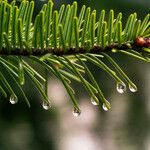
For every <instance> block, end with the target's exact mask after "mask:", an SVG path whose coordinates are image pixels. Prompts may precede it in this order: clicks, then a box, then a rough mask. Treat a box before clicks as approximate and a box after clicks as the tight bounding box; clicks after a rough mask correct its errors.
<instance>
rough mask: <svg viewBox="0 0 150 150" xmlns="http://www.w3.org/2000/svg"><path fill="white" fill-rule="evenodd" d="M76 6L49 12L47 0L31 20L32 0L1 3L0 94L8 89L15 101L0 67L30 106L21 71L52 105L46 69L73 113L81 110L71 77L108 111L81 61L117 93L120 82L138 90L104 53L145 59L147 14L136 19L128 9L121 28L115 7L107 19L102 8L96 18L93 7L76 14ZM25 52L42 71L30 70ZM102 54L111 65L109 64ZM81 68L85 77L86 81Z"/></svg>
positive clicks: (149, 18) (47, 104)
mask: <svg viewBox="0 0 150 150" xmlns="http://www.w3.org/2000/svg"><path fill="white" fill-rule="evenodd" d="M77 9H78V5H77V2H73V4H72V5H70V4H68V5H67V6H65V5H62V6H61V8H60V10H54V9H53V2H52V1H51V0H49V1H48V3H47V4H44V5H43V7H42V9H41V11H40V12H39V13H38V14H37V15H36V17H35V19H33V13H34V1H31V2H29V1H27V0H23V1H22V2H21V4H20V5H19V6H17V5H16V4H15V0H14V1H13V2H12V3H11V4H9V3H8V2H7V1H6V0H1V1H0V19H1V20H0V80H1V84H0V92H1V93H2V94H3V95H4V96H5V97H6V96H7V92H6V89H7V90H8V92H9V93H10V95H11V96H10V102H11V103H12V104H14V103H16V102H17V101H18V99H17V96H16V94H15V92H14V90H13V87H11V86H10V84H9V82H8V81H7V79H6V78H7V77H5V76H4V72H3V69H4V68H5V69H6V71H7V72H8V73H9V76H10V77H11V78H12V80H13V81H14V82H15V84H16V86H17V87H18V88H19V89H20V92H21V94H22V95H23V97H24V99H25V101H26V102H27V104H28V106H30V103H29V100H28V98H27V97H26V95H25V93H24V92H23V90H22V86H23V85H24V84H25V82H26V79H25V74H26V75H28V76H29V78H30V79H31V81H32V82H33V83H34V84H35V86H36V88H37V89H38V91H39V92H40V93H41V95H42V96H43V104H42V105H43V108H44V109H46V110H47V109H49V108H50V107H51V101H50V100H49V98H48V93H47V86H48V72H52V73H53V74H54V75H55V76H56V77H57V78H58V79H59V80H60V81H61V82H62V83H63V85H64V87H65V88H66V90H67V92H68V94H69V96H70V98H71V101H72V103H73V105H74V106H73V114H74V115H75V116H78V115H79V114H80V113H81V110H80V107H79V104H78V102H77V100H76V99H75V96H74V94H75V91H74V90H73V89H72V87H71V85H70V83H71V80H75V81H76V82H79V83H81V84H82V85H83V86H84V87H85V89H86V90H87V92H88V93H89V95H90V97H91V102H92V104H94V105H101V106H102V107H103V109H104V110H106V111H107V110H108V109H110V103H109V102H108V101H107V100H106V98H105V96H104V95H103V93H102V90H101V88H100V87H99V85H98V83H97V81H96V80H95V78H94V76H93V74H92V72H91V71H90V69H89V68H88V66H87V65H86V61H89V62H91V63H92V64H94V65H96V66H98V67H100V68H101V69H103V70H104V71H106V72H107V73H108V74H109V75H110V76H111V77H112V78H114V79H115V81H116V85H117V91H118V92H119V93H124V92H125V90H126V85H125V83H124V80H125V81H126V83H127V84H128V86H129V89H130V91H131V92H136V91H137V87H136V85H135V84H134V83H133V82H132V81H131V79H130V78H129V77H128V76H127V75H126V74H125V73H124V72H123V70H122V69H121V68H120V67H119V66H118V64H117V63H116V62H115V61H114V60H113V59H112V58H111V56H109V54H110V53H123V54H126V55H129V56H131V57H135V58H137V59H138V60H143V61H146V62H150V58H149V56H150V55H149V54H150V38H149V36H150V14H147V15H146V16H145V18H144V19H143V21H141V20H139V19H138V18H137V14H136V13H133V14H131V15H130V16H129V17H128V19H127V22H126V23H125V25H124V26H123V25H122V13H119V14H118V15H117V17H116V18H115V15H114V11H113V10H110V12H109V15H108V19H107V20H106V17H105V10H102V11H101V13H100V16H99V19H98V20H97V19H96V18H97V14H96V10H93V11H92V10H91V8H90V7H88V8H86V6H85V5H83V7H82V8H81V11H80V13H79V15H78V14H77ZM15 55H16V56H15ZM24 56H26V57H27V58H29V59H31V60H32V61H35V62H36V63H39V64H40V65H41V66H42V67H43V68H44V69H45V75H43V74H42V75H41V74H40V73H38V71H37V70H35V69H33V67H32V66H31V64H29V63H27V62H26V60H25V59H24ZM103 58H106V60H107V61H109V62H110V64H111V65H112V67H114V68H113V69H112V68H111V67H108V65H107V64H105V63H104V62H103ZM84 72H85V73H87V75H88V77H89V80H87V79H85V77H84V75H83V73H84ZM118 75H120V76H121V77H119V76H118ZM43 87H44V88H43Z"/></svg>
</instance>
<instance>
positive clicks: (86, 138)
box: [0, 0, 150, 150]
mask: <svg viewBox="0 0 150 150" xmlns="http://www.w3.org/2000/svg"><path fill="white" fill-rule="evenodd" d="M72 2H73V1H68V0H66V1H63V0H54V5H55V8H56V9H59V7H60V6H61V4H63V3H65V4H68V3H72ZM44 3H46V1H35V6H36V7H35V9H36V10H35V11H36V12H38V11H39V10H40V8H41V7H42V5H43V4H44ZM83 4H85V5H86V6H90V7H91V8H92V9H96V10H97V13H99V12H100V11H101V9H105V10H106V11H107V12H109V10H110V9H114V11H115V14H116V15H117V13H119V12H122V13H123V21H126V19H127V17H128V16H129V14H130V13H133V12H137V14H138V17H139V18H141V19H143V18H144V17H145V15H146V14H147V13H149V12H150V1H149V0H112V1H110V0H105V1H100V0H95V1H94V0H89V1H84V0H82V1H79V0H78V6H79V9H80V8H81V6H82V5H83ZM112 57H114V59H115V60H116V61H117V62H118V64H119V65H120V66H121V67H122V69H123V70H124V71H125V72H126V73H127V74H128V76H129V77H130V78H131V79H132V80H133V81H134V82H135V83H136V84H137V87H138V92H137V93H131V92H130V91H129V90H127V92H126V93H124V94H118V93H117V92H116V85H115V83H114V82H113V81H112V80H111V79H110V78H109V76H108V75H106V74H105V73H104V72H103V71H102V70H100V69H98V68H93V66H91V70H92V72H93V74H94V76H95V77H96V79H97V80H98V82H99V84H100V85H102V87H103V91H104V93H105V96H106V97H107V99H108V100H109V101H110V102H111V104H112V108H111V110H110V111H108V112H104V111H103V110H102V109H101V108H100V107H97V106H93V105H92V104H91V103H90V98H89V97H88V95H87V93H85V92H84V89H83V87H82V86H81V85H79V84H74V87H75V88H76V93H77V98H78V99H79V101H80V105H81V109H82V114H81V116H80V117H78V118H74V117H73V115H72V104H71V103H70V102H69V97H68V95H67V93H66V92H65V90H64V88H63V86H62V84H61V83H60V82H59V81H58V80H56V79H55V78H54V77H53V76H50V77H49V96H50V98H51V100H52V102H53V106H52V108H51V109H50V110H49V111H45V110H44V109H43V108H42V106H41V103H42V100H41V97H40V95H39V93H38V92H37V90H36V89H35V88H34V86H33V84H32V83H31V81H30V80H29V79H28V78H27V83H26V85H25V87H24V90H25V92H26V93H27V96H28V97H29V99H30V102H31V108H28V107H27V105H26V103H25V102H24V101H23V100H22V97H19V102H18V103H17V104H16V105H11V104H10V103H9V100H8V99H4V98H3V97H2V95H0V150H10V149H11V150H45V149H49V150H120V149H121V150H150V142H149V141H150V133H149V131H150V127H149V126H150V119H149V118H150V93H149V91H150V75H149V74H150V69H149V64H148V63H144V62H142V61H137V60H136V59H133V58H130V57H127V56H122V55H120V54H116V55H115V56H112ZM41 71H42V70H41Z"/></svg>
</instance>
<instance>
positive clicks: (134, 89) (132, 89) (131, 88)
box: [129, 84, 137, 93]
mask: <svg viewBox="0 0 150 150" xmlns="http://www.w3.org/2000/svg"><path fill="white" fill-rule="evenodd" d="M129 90H130V91H131V92H133V93H134V92H137V87H136V85H131V84H129Z"/></svg>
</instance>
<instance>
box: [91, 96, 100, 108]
mask: <svg viewBox="0 0 150 150" xmlns="http://www.w3.org/2000/svg"><path fill="white" fill-rule="evenodd" d="M91 103H92V104H93V105H95V106H96V105H99V101H98V98H97V97H96V96H95V97H91Z"/></svg>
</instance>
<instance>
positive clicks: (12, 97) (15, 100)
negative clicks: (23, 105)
mask: <svg viewBox="0 0 150 150" xmlns="http://www.w3.org/2000/svg"><path fill="white" fill-rule="evenodd" d="M9 102H10V103H11V104H16V103H17V102H18V98H17V96H16V95H11V96H10V99H9Z"/></svg>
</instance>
